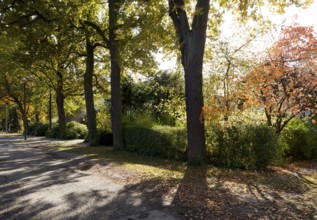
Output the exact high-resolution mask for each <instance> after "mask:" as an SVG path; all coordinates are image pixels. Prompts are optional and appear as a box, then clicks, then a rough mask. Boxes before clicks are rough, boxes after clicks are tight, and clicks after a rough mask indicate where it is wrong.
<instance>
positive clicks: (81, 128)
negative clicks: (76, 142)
mask: <svg viewBox="0 0 317 220" xmlns="http://www.w3.org/2000/svg"><path fill="white" fill-rule="evenodd" d="M87 134H88V130H87V127H86V125H84V124H81V123H78V122H76V121H71V122H67V123H66V134H65V139H84V138H85V137H86V136H87ZM46 137H48V138H59V137H60V133H59V128H58V123H54V124H52V129H50V130H48V131H47V132H46Z"/></svg>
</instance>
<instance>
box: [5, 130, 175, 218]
mask: <svg viewBox="0 0 317 220" xmlns="http://www.w3.org/2000/svg"><path fill="white" fill-rule="evenodd" d="M50 144H52V141H51V140H48V139H45V138H38V137H31V138H29V139H28V140H27V141H24V140H23V137H22V136H19V135H5V134H3V133H0V219H1V220H5V219H54V220H55V219H56V220H59V219H130V220H132V219H151V220H152V219H154V220H155V219H166V220H174V219H180V217H179V216H177V215H176V214H175V213H173V214H171V212H169V211H167V209H166V208H164V206H163V205H162V201H156V202H155V201H154V202H153V201H152V200H151V196H147V197H143V196H142V195H143V194H142V189H138V188H137V187H130V186H127V185H126V184H125V183H124V182H123V183H120V181H113V180H112V179H111V178H107V177H105V176H102V175H98V174H94V173H91V172H86V171H84V170H83V169H80V168H82V167H85V166H89V163H92V162H91V160H88V159H86V158H83V157H80V156H76V155H71V154H61V153H56V152H55V153H54V152H53V151H52V150H50V151H48V150H47V149H49V147H48V146H49V145H50ZM87 164H88V165H87ZM105 166H106V165H105ZM105 169H107V167H106V168H105ZM109 169H111V167H110V166H109ZM153 198H154V197H153ZM150 200H151V201H150Z"/></svg>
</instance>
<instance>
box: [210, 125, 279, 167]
mask: <svg viewBox="0 0 317 220" xmlns="http://www.w3.org/2000/svg"><path fill="white" fill-rule="evenodd" d="M211 141H212V145H213V146H212V148H211V150H210V151H209V159H210V161H211V162H213V163H215V164H219V165H223V166H226V167H234V168H243V169H262V168H265V167H267V166H268V165H270V164H273V163H275V162H278V161H279V160H280V159H281V153H282V152H281V148H280V147H279V145H278V137H277V135H276V134H275V132H274V129H272V128H271V127H267V126H264V125H249V124H243V125H239V126H231V127H226V128H215V127H213V132H212V140H211Z"/></svg>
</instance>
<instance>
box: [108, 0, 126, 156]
mask: <svg viewBox="0 0 317 220" xmlns="http://www.w3.org/2000/svg"><path fill="white" fill-rule="evenodd" d="M116 4H119V3H118V2H116V3H115V1H114V0H109V1H108V6H109V49H110V64H111V122H112V134H113V147H114V149H116V150H122V149H123V134H122V100H121V88H120V80H121V76H120V74H121V69H120V65H119V54H118V49H117V45H116V43H115V39H116V34H115V28H116V25H117V10H116V9H117V7H116V6H117V5H116Z"/></svg>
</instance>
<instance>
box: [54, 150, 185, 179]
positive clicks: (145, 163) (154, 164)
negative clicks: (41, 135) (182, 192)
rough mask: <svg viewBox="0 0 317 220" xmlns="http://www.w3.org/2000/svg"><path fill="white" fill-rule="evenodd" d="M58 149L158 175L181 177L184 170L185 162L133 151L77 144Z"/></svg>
mask: <svg viewBox="0 0 317 220" xmlns="http://www.w3.org/2000/svg"><path fill="white" fill-rule="evenodd" d="M57 148H58V150H61V151H64V152H71V153H77V154H81V155H85V156H88V157H90V158H93V159H98V160H106V161H109V162H113V163H117V164H120V165H123V166H124V167H126V168H128V169H130V170H134V171H138V172H142V173H144V174H152V175H154V176H158V177H166V178H176V179H181V178H182V177H183V176H184V172H185V170H186V163H185V162H179V161H171V160H164V159H161V158H156V157H149V156H143V155H138V154H134V153H129V152H124V151H115V150H113V149H112V148H110V147H78V146H63V145H59V146H57Z"/></svg>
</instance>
